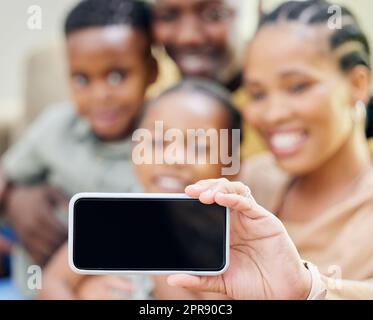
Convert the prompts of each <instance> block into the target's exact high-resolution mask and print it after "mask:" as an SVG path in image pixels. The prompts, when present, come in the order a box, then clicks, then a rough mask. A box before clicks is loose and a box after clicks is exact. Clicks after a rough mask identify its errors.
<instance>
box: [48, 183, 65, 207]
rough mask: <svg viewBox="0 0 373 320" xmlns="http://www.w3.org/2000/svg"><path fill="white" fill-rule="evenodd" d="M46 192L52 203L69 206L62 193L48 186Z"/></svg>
mask: <svg viewBox="0 0 373 320" xmlns="http://www.w3.org/2000/svg"><path fill="white" fill-rule="evenodd" d="M46 191H47V194H48V198H49V199H50V201H52V203H53V204H55V205H67V203H68V201H67V199H66V197H65V196H64V195H63V194H62V192H61V191H59V190H57V189H56V188H54V187H51V186H47V187H46Z"/></svg>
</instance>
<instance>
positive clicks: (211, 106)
mask: <svg viewBox="0 0 373 320" xmlns="http://www.w3.org/2000/svg"><path fill="white" fill-rule="evenodd" d="M180 115H182V116H180ZM226 117H227V115H226V112H225V111H224V108H223V107H222V106H221V105H219V103H218V102H216V101H215V100H214V99H211V98H209V97H206V96H205V95H202V94H200V93H196V92H190V91H188V92H174V93H170V94H168V95H166V96H164V97H161V98H159V100H157V101H156V102H154V103H153V104H152V105H151V106H150V107H149V109H148V110H147V112H146V114H145V116H144V119H143V120H142V122H141V124H140V128H144V129H147V130H149V131H150V132H151V134H152V137H153V139H154V137H155V133H154V131H155V129H154V128H155V121H161V120H162V121H163V126H164V132H166V131H167V130H168V129H178V130H180V132H182V133H183V136H184V137H185V138H186V137H187V130H188V129H204V130H208V129H210V128H212V129H216V130H220V129H223V128H227V121H226ZM169 144H170V142H167V143H166V142H165V141H164V142H163V146H164V150H166V148H167V146H168V145H169ZM152 147H153V149H152V150H153V159H154V150H155V146H154V141H153V146H152ZM181 147H184V148H185V149H184V154H185V155H186V154H187V152H188V148H187V147H188V146H187V143H186V141H185V140H184V141H183V145H182V146H181ZM196 148H197V149H199V150H200V149H201V148H206V153H207V155H208V154H209V152H210V149H211V148H216V149H218V148H219V146H216V145H212V144H211V142H210V141H209V139H207V144H206V145H197V146H196ZM216 151H217V152H219V150H216ZM196 152H197V151H196ZM184 163H185V162H184ZM221 169H222V164H221V163H220V161H219V163H218V164H209V163H206V164H197V163H194V164H186V163H185V164H167V163H164V164H154V161H153V163H152V164H142V165H136V171H137V175H138V177H139V179H140V182H141V184H142V186H143V187H144V189H145V191H146V192H152V193H154V192H161V193H163V192H165V193H183V192H184V189H185V187H186V186H188V185H189V184H192V183H194V182H197V181H198V180H202V179H210V178H219V177H220V176H221Z"/></svg>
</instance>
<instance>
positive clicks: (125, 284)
mask: <svg viewBox="0 0 373 320" xmlns="http://www.w3.org/2000/svg"><path fill="white" fill-rule="evenodd" d="M105 283H106V285H107V286H108V287H110V288H113V289H117V290H120V291H127V292H131V291H133V289H134V288H133V284H132V283H131V282H130V281H129V280H128V279H127V278H122V277H106V279H105Z"/></svg>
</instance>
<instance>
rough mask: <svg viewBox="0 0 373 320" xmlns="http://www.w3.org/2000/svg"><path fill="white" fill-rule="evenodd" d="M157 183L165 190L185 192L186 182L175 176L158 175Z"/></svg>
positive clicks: (155, 181)
mask: <svg viewBox="0 0 373 320" xmlns="http://www.w3.org/2000/svg"><path fill="white" fill-rule="evenodd" d="M154 183H155V185H156V186H157V187H158V188H159V189H160V190H162V191H165V192H184V189H185V187H186V183H184V182H183V181H182V180H180V179H178V178H175V177H167V176H157V177H155V178H154Z"/></svg>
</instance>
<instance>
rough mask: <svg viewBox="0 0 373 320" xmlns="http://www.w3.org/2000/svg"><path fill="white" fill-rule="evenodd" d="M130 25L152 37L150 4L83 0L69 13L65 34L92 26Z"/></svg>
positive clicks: (110, 0)
mask: <svg viewBox="0 0 373 320" xmlns="http://www.w3.org/2000/svg"><path fill="white" fill-rule="evenodd" d="M118 24H119V25H120V24H123V25H129V26H131V27H133V28H136V29H139V30H141V31H143V32H144V33H145V34H146V36H148V37H149V38H150V34H151V31H150V25H151V14H150V8H149V6H148V5H147V4H146V3H145V2H142V1H138V0H83V1H81V2H79V3H78V4H77V5H76V6H75V7H74V8H73V9H72V10H71V11H70V13H69V14H68V16H67V18H66V21H65V35H66V36H68V35H70V34H71V33H73V32H75V31H79V30H82V29H85V28H90V27H105V26H111V25H118Z"/></svg>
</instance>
